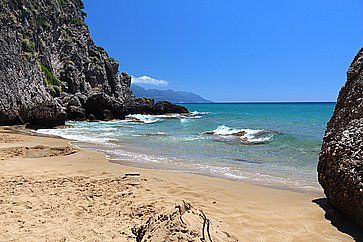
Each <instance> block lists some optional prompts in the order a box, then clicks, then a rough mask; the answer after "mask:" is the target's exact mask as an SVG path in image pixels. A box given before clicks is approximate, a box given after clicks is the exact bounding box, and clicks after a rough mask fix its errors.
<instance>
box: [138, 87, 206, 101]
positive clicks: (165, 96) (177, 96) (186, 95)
mask: <svg viewBox="0 0 363 242" xmlns="http://www.w3.org/2000/svg"><path fill="white" fill-rule="evenodd" d="M131 90H132V92H133V94H134V95H135V96H136V97H147V98H153V99H154V100H155V101H156V102H157V101H169V102H172V103H212V101H209V100H207V99H204V98H202V97H201V96H199V95H197V94H195V93H192V92H185V91H174V90H171V89H168V90H159V89H145V88H143V87H140V86H138V85H135V84H132V85H131Z"/></svg>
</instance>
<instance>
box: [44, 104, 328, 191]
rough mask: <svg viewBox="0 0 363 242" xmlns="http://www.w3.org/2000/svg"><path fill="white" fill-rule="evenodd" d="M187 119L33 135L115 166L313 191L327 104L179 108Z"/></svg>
mask: <svg viewBox="0 0 363 242" xmlns="http://www.w3.org/2000/svg"><path fill="white" fill-rule="evenodd" d="M185 106H187V107H188V109H189V110H190V111H192V112H193V115H190V116H177V115H175V116H147V115H146V116H145V115H134V116H132V117H129V120H127V121H111V122H96V123H95V122H68V125H70V128H65V129H55V130H39V131H38V132H41V133H47V134H54V135H59V136H62V137H65V138H68V139H72V140H75V141H78V142H77V144H78V145H79V146H81V147H86V148H91V149H96V150H99V151H101V152H104V153H105V154H106V155H108V157H109V158H110V159H112V160H114V161H115V162H120V163H123V164H129V165H130V164H131V165H135V166H142V167H150V168H157V169H172V170H180V171H185V172H192V173H201V174H205V175H210V176H217V177H222V178H228V179H234V180H241V181H247V182H252V183H258V184H262V185H268V186H274V187H279V188H284V189H292V190H300V191H307V192H312V193H315V192H319V191H320V187H319V185H318V183H317V175H316V166H317V162H318V156H319V151H320V147H321V142H322V138H323V135H324V131H325V127H326V123H327V121H328V120H329V118H330V116H331V115H332V112H333V109H334V104H333V103H304V104H301V103H299V104H186V105H185Z"/></svg>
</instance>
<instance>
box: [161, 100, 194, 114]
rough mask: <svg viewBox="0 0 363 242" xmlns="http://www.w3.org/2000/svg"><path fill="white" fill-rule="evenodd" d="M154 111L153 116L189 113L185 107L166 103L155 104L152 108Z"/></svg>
mask: <svg viewBox="0 0 363 242" xmlns="http://www.w3.org/2000/svg"><path fill="white" fill-rule="evenodd" d="M154 109H155V114H166V113H189V111H188V109H187V108H186V107H183V106H179V105H176V104H172V103H170V102H167V101H160V102H157V103H156V104H155V106H154Z"/></svg>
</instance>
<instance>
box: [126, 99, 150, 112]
mask: <svg viewBox="0 0 363 242" xmlns="http://www.w3.org/2000/svg"><path fill="white" fill-rule="evenodd" d="M125 112H126V113H128V114H154V100H153V99H149V98H133V99H130V100H129V101H128V102H126V103H125Z"/></svg>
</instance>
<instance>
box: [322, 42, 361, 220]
mask: <svg viewBox="0 0 363 242" xmlns="http://www.w3.org/2000/svg"><path fill="white" fill-rule="evenodd" d="M318 173H319V182H320V184H321V186H322V187H323V189H324V192H325V194H326V196H327V198H328V200H329V202H330V203H331V204H332V205H333V206H335V207H336V208H338V209H339V210H340V211H341V212H343V213H344V214H346V215H347V216H348V217H349V218H351V219H352V220H353V221H355V222H356V223H357V224H358V225H360V226H362V227H363V49H361V50H360V51H359V52H358V54H357V56H356V57H355V58H354V60H353V62H352V64H351V66H350V68H349V70H348V73H347V82H346V84H345V86H344V87H343V88H342V89H341V91H340V93H339V97H338V101H337V104H336V107H335V110H334V114H333V117H332V118H331V119H330V121H329V123H328V126H327V130H326V133H325V137H324V140H323V146H322V150H321V154H320V158H319V165H318Z"/></svg>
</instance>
